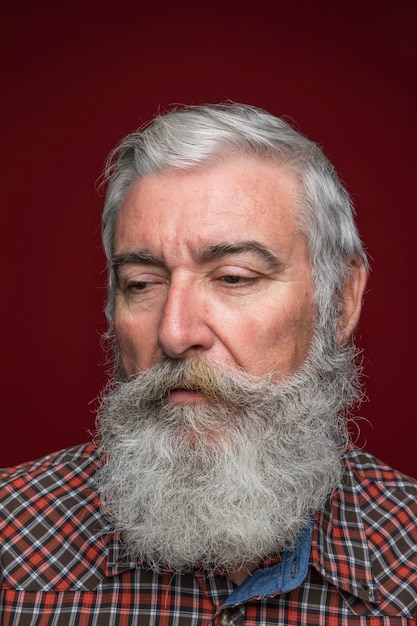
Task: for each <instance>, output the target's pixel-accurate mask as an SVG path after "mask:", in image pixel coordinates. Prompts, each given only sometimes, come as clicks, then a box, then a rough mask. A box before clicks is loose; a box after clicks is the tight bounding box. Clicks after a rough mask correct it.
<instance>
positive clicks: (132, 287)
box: [127, 280, 152, 291]
mask: <svg viewBox="0 0 417 626" xmlns="http://www.w3.org/2000/svg"><path fill="white" fill-rule="evenodd" d="M151 284H152V283H150V282H146V281H144V280H140V281H136V282H134V283H129V284H128V285H127V290H128V291H144V290H145V289H147V288H148V287H149V286H150V285H151Z"/></svg>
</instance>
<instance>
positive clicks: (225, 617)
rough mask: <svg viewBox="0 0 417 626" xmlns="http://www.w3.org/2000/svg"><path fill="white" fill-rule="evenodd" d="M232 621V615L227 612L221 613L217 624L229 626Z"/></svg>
mask: <svg viewBox="0 0 417 626" xmlns="http://www.w3.org/2000/svg"><path fill="white" fill-rule="evenodd" d="M231 621H232V615H231V613H230V612H229V611H227V610H225V611H222V612H221V613H220V615H219V624H220V626H229V624H230V622H231Z"/></svg>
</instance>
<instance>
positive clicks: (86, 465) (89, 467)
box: [0, 442, 98, 497]
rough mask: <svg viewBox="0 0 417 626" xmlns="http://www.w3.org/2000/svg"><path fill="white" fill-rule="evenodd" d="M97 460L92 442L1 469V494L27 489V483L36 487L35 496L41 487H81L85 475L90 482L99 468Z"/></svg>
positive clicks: (42, 488)
mask: <svg viewBox="0 0 417 626" xmlns="http://www.w3.org/2000/svg"><path fill="white" fill-rule="evenodd" d="M97 461H98V457H97V452H96V449H95V446H94V444H93V443H91V442H90V443H85V444H82V445H79V446H74V447H71V448H66V449H65V450H60V451H59V452H54V453H52V454H48V455H47V456H44V457H42V458H40V459H37V460H35V461H29V462H27V463H21V464H19V465H15V466H14V467H8V468H5V469H0V494H1V496H2V497H3V496H4V495H5V494H7V493H8V492H10V490H11V489H13V492H14V493H15V492H16V491H20V490H22V489H23V490H24V489H25V487H26V486H27V485H31V486H32V488H33V490H32V492H31V494H32V495H35V493H36V492H37V491H38V490H40V491H42V492H44V490H45V489H46V490H49V489H51V490H53V489H56V488H59V487H61V488H62V486H63V485H64V484H65V485H68V484H71V483H74V485H75V484H77V485H79V486H80V485H81V482H82V479H83V478H84V479H85V480H87V481H88V477H89V476H91V474H92V473H93V472H94V470H95V469H96V466H97ZM48 487H49V489H48Z"/></svg>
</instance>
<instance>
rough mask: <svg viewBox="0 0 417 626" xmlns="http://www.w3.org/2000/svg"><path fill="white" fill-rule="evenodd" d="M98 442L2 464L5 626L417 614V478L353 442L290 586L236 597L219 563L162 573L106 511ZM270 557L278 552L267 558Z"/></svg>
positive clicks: (416, 617)
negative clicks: (135, 558) (129, 545)
mask: <svg viewBox="0 0 417 626" xmlns="http://www.w3.org/2000/svg"><path fill="white" fill-rule="evenodd" d="M97 463H98V458H97V453H96V450H95V448H94V446H93V445H92V444H87V445H85V446H82V447H78V448H73V449H70V450H65V451H63V452H60V453H58V454H54V455H50V456H48V457H46V458H44V459H41V460H39V461H37V462H35V463H31V464H26V465H22V466H19V467H17V468H13V469H11V470H6V471H4V472H3V473H2V487H1V491H0V503H1V504H0V507H1V508H0V510H1V516H0V531H1V569H2V595H1V611H2V613H1V615H2V624H3V626H26V625H27V626H64V625H68V626H99V625H104V624H105V625H111V626H134V625H148V624H149V625H152V626H199V625H209V624H213V625H214V624H219V625H220V626H226V625H227V624H230V626H238V625H243V624H245V625H247V626H255V625H257V626H258V625H261V624H262V625H272V624H276V625H278V624H282V625H285V626H296V625H297V626H298V625H308V626H315V625H319V624H321V625H329V624H330V625H343V626H348V625H349V626H352V625H365V624H366V625H369V626H382V625H384V626H388V625H389V626H393V625H394V626H395V625H403V626H404V625H406V624H407V625H412V624H414V625H416V624H417V484H416V482H415V481H414V480H412V479H410V478H407V477H405V476H403V475H401V474H399V473H397V472H395V471H393V470H391V469H390V468H388V467H386V466H384V465H382V464H381V463H379V462H378V461H377V460H376V459H375V458H373V457H371V456H370V455H368V454H366V453H365V452H361V451H357V450H351V451H350V452H349V453H348V454H347V456H346V459H345V467H346V471H345V475H344V480H343V484H341V485H340V486H339V488H338V489H337V490H336V492H335V493H334V494H333V497H332V499H331V500H330V501H329V502H328V505H327V506H326V508H325V510H323V511H321V512H319V513H317V514H316V519H315V526H314V529H313V540H312V549H311V557H310V567H309V571H308V574H307V577H306V579H305V580H304V582H303V583H302V584H301V585H300V586H299V587H298V588H296V589H294V590H293V591H290V592H288V593H279V592H278V593H277V594H274V595H273V596H266V597H263V596H262V597H255V598H249V599H248V600H247V601H246V602H243V603H241V604H238V605H237V606H228V605H227V598H228V597H229V596H230V594H231V593H232V591H233V589H234V585H233V583H232V582H231V581H230V580H229V579H228V578H227V577H226V576H222V575H221V574H220V573H218V572H216V571H198V570H196V571H190V572H187V573H184V574H181V575H173V574H172V573H170V572H169V571H166V572H162V573H161V574H156V573H153V572H150V571H147V570H146V569H144V568H142V567H141V566H140V564H138V563H137V562H131V561H129V559H127V558H126V556H125V555H124V553H123V546H122V544H121V542H120V537H119V536H118V535H117V533H114V532H113V530H112V528H111V527H110V526H109V525H106V521H105V520H103V518H102V516H101V514H100V510H99V506H98V501H97V494H96V492H95V488H94V471H95V469H96V467H97ZM269 565H271V560H268V561H266V562H265V564H264V567H268V566H269Z"/></svg>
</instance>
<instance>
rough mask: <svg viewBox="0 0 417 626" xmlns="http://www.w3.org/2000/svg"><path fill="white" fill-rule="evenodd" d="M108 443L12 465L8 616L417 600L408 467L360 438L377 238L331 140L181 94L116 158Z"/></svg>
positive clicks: (281, 614)
mask: <svg viewBox="0 0 417 626" xmlns="http://www.w3.org/2000/svg"><path fill="white" fill-rule="evenodd" d="M106 176H107V180H108V189H107V197H106V203H105V208H104V214H103V223H104V231H103V233H104V247H105V251H106V255H107V258H108V263H109V276H110V278H109V297H108V307H107V314H108V319H109V338H110V339H111V340H112V342H113V348H114V354H115V368H114V371H115V375H114V381H113V384H112V385H111V386H110V387H109V388H108V389H107V390H106V391H105V393H104V394H103V399H102V403H101V408H100V411H99V416H98V431H97V437H96V441H95V443H89V444H86V445H84V446H80V447H77V448H73V449H70V450H66V451H63V452H60V453H57V454H54V455H50V456H48V457H46V458H45V459H42V460H40V461H37V462H35V463H31V464H27V465H24V466H21V467H20V468H17V469H16V468H14V469H13V470H10V471H7V472H6V473H5V476H4V486H3V488H2V491H1V494H2V501H3V505H2V506H3V508H2V510H3V511H4V515H3V516H2V517H3V520H4V521H3V522H2V553H1V567H2V574H3V580H2V611H3V624H4V626H8V625H12V624H13V626H16V625H23V624H31V625H35V624H39V625H42V626H47V625H48V626H49V625H50V626H52V625H55V624H59V625H63V624H74V625H78V624H80V625H81V624H82V625H84V624H86V625H87V624H88V625H89V626H95V625H99V624H114V625H119V624H123V625H124V624H129V625H134V624H140V625H142V624H154V625H162V624H164V625H168V624H169V625H177V624H178V626H183V625H184V626H185V625H187V624H189V625H200V624H219V625H220V626H226V625H228V624H230V625H236V626H237V625H239V624H251V625H255V624H256V625H258V624H308V625H309V626H313V625H315V624H369V625H371V624H372V625H373V626H376V625H381V626H382V624H384V625H387V624H415V623H416V619H417V486H416V483H415V482H414V481H413V480H412V479H409V478H407V477H405V476H403V475H401V474H399V473H397V472H395V471H394V470H391V469H390V468H388V467H386V466H384V465H382V464H381V463H380V462H379V461H377V460H376V459H374V458H373V457H371V456H370V455H368V454H366V453H365V452H363V451H359V450H355V449H354V448H353V447H352V446H351V444H350V443H349V434H348V428H347V423H348V416H349V414H350V411H351V409H352V407H354V406H355V405H356V404H357V403H358V402H359V400H360V385H359V383H358V368H357V367H356V365H355V348H354V344H353V341H352V333H353V332H354V329H355V327H356V325H357V322H358V319H359V315H360V309H361V304H362V297H363V292H364V288H365V285H366V277H367V261H366V256H365V253H364V250H363V247H362V245H361V241H360V239H359V236H358V233H357V229H356V226H355V223H354V219H353V215H352V208H351V205H350V201H349V198H348V195H347V194H346V192H345V190H344V189H343V187H342V186H341V184H340V182H339V180H338V178H337V176H336V174H335V172H334V170H333V168H332V166H331V165H330V163H329V162H328V161H327V159H326V158H325V157H324V155H323V153H322V152H321V150H320V149H319V148H318V146H317V145H315V144H314V143H312V142H311V141H309V140H308V139H307V138H305V137H304V136H302V135H300V134H299V133H298V132H296V131H295V130H294V129H293V128H292V127H290V126H289V125H288V124H287V123H286V122H284V121H283V120H280V119H278V118H275V117H273V116H272V115H270V114H268V113H266V112H264V111H262V110H259V109H256V108H254V107H249V106H246V105H235V104H227V105H213V106H202V107H187V108H182V109H178V110H173V111H171V112H169V113H168V114H166V115H163V116H159V117H157V118H156V119H155V120H154V121H153V122H152V123H151V124H150V125H148V126H147V127H145V128H144V129H142V130H141V131H138V132H136V133H133V134H131V135H129V136H128V137H127V138H126V139H124V140H123V141H122V143H121V144H120V145H119V146H118V148H117V149H116V150H115V152H114V153H113V154H112V156H111V159H110V162H109V166H108V168H107V170H106Z"/></svg>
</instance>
